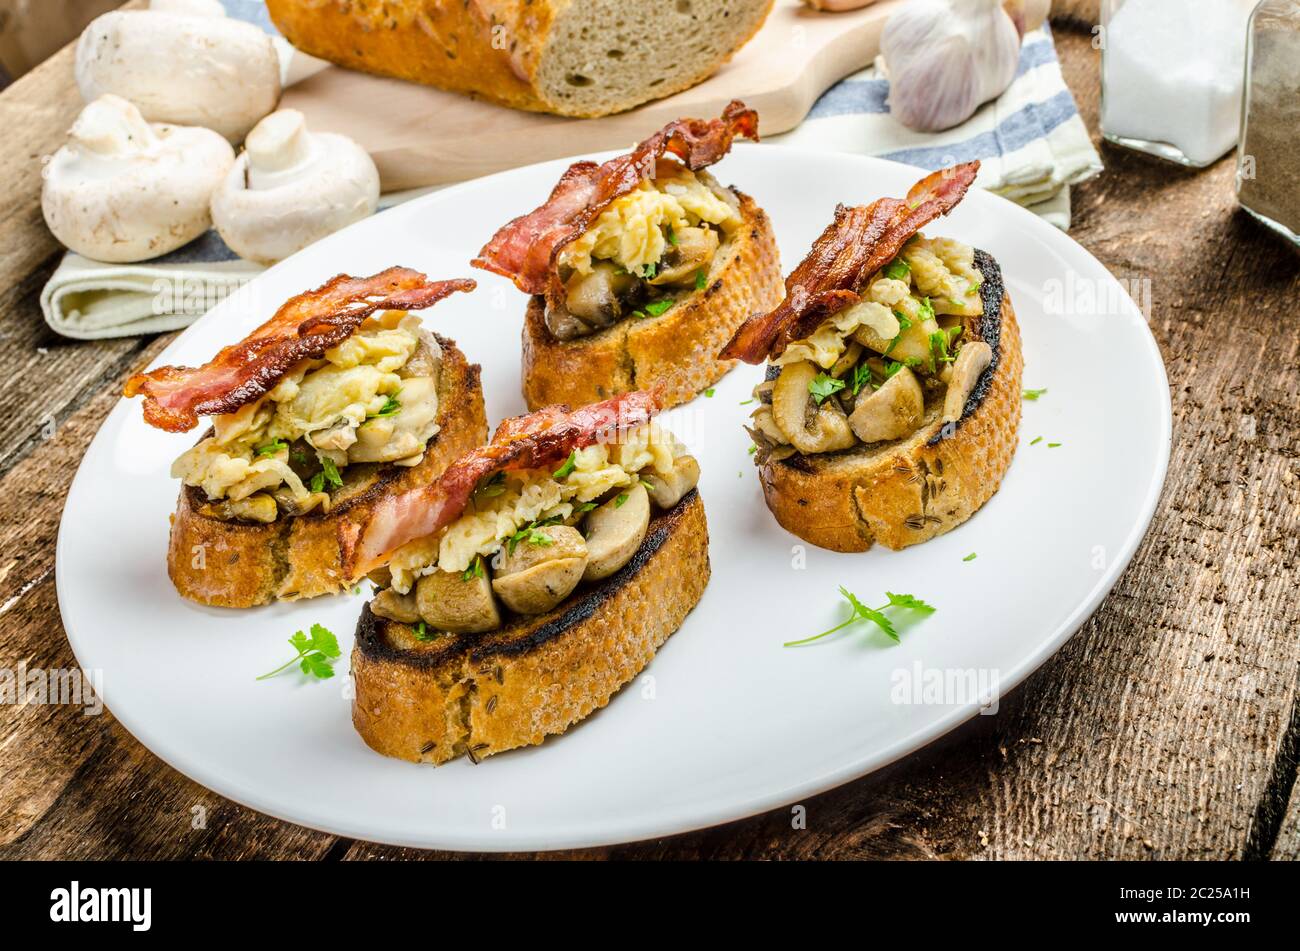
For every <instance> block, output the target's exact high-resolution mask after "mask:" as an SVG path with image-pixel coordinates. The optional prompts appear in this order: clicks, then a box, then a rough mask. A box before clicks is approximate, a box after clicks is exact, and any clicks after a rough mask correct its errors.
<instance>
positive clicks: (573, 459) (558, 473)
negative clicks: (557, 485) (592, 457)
mask: <svg viewBox="0 0 1300 951" xmlns="http://www.w3.org/2000/svg"><path fill="white" fill-rule="evenodd" d="M577 465H578V450H576V449H574V450H572V451H570V452H569V458H568V459H565V460H564V465H562V466H560V468H558V469H556V470H555V471H554V472H552V473H551V475H552V476H553V477H554V478H556V479H563V478H564V477H565V476H567V475H568V474H569V473H570V472H572V471H573V470H574V468H575V467H576V466H577Z"/></svg>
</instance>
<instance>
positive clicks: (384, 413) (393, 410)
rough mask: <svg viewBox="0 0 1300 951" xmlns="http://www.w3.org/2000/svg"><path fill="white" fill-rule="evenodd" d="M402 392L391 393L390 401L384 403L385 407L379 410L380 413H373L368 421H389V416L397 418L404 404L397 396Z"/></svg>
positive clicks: (368, 417)
mask: <svg viewBox="0 0 1300 951" xmlns="http://www.w3.org/2000/svg"><path fill="white" fill-rule="evenodd" d="M401 392H402V391H401V390H397V391H395V392H393V393H390V394H389V396H388V399H387V400H385V401H384V405H383V406H381V407H380V408H379V412H378V413H372V414H371V415H369V416H367V417H366V419H387V418H388V417H389V416H396V415H397V414H398V413H399V412H400V411H401V409H402V404H401V402H400V401H399V400H398V398H397V394H398V393H401Z"/></svg>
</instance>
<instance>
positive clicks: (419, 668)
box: [352, 490, 709, 764]
mask: <svg viewBox="0 0 1300 951" xmlns="http://www.w3.org/2000/svg"><path fill="white" fill-rule="evenodd" d="M708 580H709V536H708V526H707V524H706V522H705V518H704V505H703V503H702V502H701V501H700V496H699V492H698V490H692V491H691V492H690V493H688V494H687V495H686V496H684V497H683V498H682V500H681V501H680V502H678V503H677V504H676V505H675V506H673V508H672V509H670V510H669V511H667V512H661V513H659V514H657V515H656V516H655V517H654V518H652V519H651V521H650V527H649V529H648V530H647V532H646V536H645V540H644V541H643V542H642V543H641V547H640V548H639V549H638V550H637V552H636V554H635V555H634V556H633V557H632V560H631V561H630V562H628V563H627V565H625V566H624V567H623V568H621V569H620V570H619V571H617V572H615V573H614V574H613V575H611V576H610V577H609V578H606V579H605V580H603V581H599V582H596V583H594V584H590V585H588V584H584V585H582V586H580V587H579V588H578V590H577V591H576V592H575V593H574V594H573V595H571V596H570V597H569V598H567V599H566V600H565V601H564V602H563V603H562V604H560V605H559V606H557V607H556V608H554V609H553V610H551V611H549V612H548V613H546V614H542V615H537V616H535V617H519V616H516V617H514V618H512V619H511V620H510V621H509V622H508V623H507V624H506V625H505V626H504V627H502V628H501V629H499V630H496V631H492V632H490V633H488V634H463V635H455V634H448V635H439V636H437V637H434V638H432V639H430V640H426V641H419V640H417V639H416V637H415V634H414V631H413V630H412V628H411V626H410V625H407V624H400V623H398V622H396V621H390V620H387V619H385V618H381V617H379V616H377V615H375V614H373V613H372V612H371V610H370V605H369V604H367V605H366V606H365V608H364V609H363V610H362V614H361V620H360V621H359V622H358V624H357V633H356V642H355V646H354V647H353V650H352V677H353V681H354V684H355V687H356V698H355V700H354V701H353V704H352V723H353V725H354V726H355V727H356V729H357V732H358V733H360V734H361V738H362V739H363V740H365V741H366V743H367V744H368V745H369V746H370V747H371V749H373V750H375V751H376V752H379V753H383V754H384V755H385V756H395V757H397V758H398V759H404V760H410V761H411V762H417V763H435V764H437V763H444V762H446V761H447V760H450V759H453V758H454V757H457V756H460V755H462V754H467V755H469V756H470V757H471V758H472V759H473V760H474V761H475V762H477V761H479V760H481V759H483V758H484V757H486V756H491V755H492V754H494V753H501V752H504V751H505V750H511V749H515V748H517V747H520V746H530V745H535V744H538V743H541V742H542V741H543V740H544V739H546V737H547V736H550V735H553V734H557V733H563V732H564V731H565V730H567V729H568V728H569V727H570V726H572V725H573V724H575V723H577V722H578V721H579V720H582V719H583V718H584V717H586V716H588V715H589V714H591V713H592V711H594V710H597V709H599V708H600V707H603V706H604V705H605V704H606V703H608V702H609V699H610V697H612V696H613V695H614V694H615V693H616V692H617V691H618V690H619V689H620V688H622V687H623V686H624V685H625V684H627V683H628V682H629V681H630V680H632V679H633V678H634V677H635V676H636V675H637V674H638V673H639V672H640V671H641V670H642V669H643V668H644V667H645V666H646V665H647V664H648V663H650V661H651V659H652V658H653V657H654V655H655V651H656V650H658V649H659V647H660V645H662V644H663V643H664V641H666V640H667V639H668V636H669V635H670V634H672V633H673V632H674V631H676V630H677V629H678V628H679V627H680V626H681V624H682V621H683V620H685V618H686V615H687V614H689V613H690V611H691V609H692V608H693V607H695V605H696V604H697V603H698V602H699V600H700V597H701V595H703V593H704V587H705V585H706V584H708Z"/></svg>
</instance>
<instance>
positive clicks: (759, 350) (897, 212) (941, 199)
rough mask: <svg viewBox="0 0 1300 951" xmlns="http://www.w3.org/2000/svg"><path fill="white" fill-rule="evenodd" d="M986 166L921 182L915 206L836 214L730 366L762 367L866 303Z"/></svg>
mask: <svg viewBox="0 0 1300 951" xmlns="http://www.w3.org/2000/svg"><path fill="white" fill-rule="evenodd" d="M979 167H980V163H979V162H978V161H976V162H967V163H965V164H964V165H955V166H953V167H952V168H945V169H942V170H941V171H938V172H934V173H932V174H930V175H927V176H926V177H925V178H923V179H921V180H920V181H919V182H917V183H916V184H915V185H913V186H912V188H911V190H910V191H908V193H907V198H906V199H903V200H900V199H897V198H879V199H877V200H876V201H874V202H872V203H871V204H870V205H858V206H855V207H851V208H850V207H847V206H845V205H840V206H839V207H838V208H836V209H835V220H834V221H833V222H831V224H830V225H829V226H828V227H827V228H826V230H825V231H823V232H822V233H821V236H820V237H818V238H817V240H816V241H814V242H813V246H812V249H811V250H810V251H809V252H808V256H807V257H805V258H804V259H803V260H802V261H801V262H799V266H798V267H796V268H795V269H794V270H793V271H791V272H790V276H789V277H787V278H786V280H785V300H783V301H782V302H781V303H780V305H779V306H778V307H777V308H776V309H775V310H773V311H770V312H768V313H766V314H755V315H754V316H752V317H750V318H749V319H748V320H747V321H745V323H743V324H741V326H740V329H739V330H737V331H736V334H735V336H733V337H732V338H731V342H730V343H728V344H727V346H726V347H725V348H723V350H722V354H721V356H722V357H723V358H724V359H730V360H744V361H745V362H746V363H762V362H763V361H764V360H766V359H767V358H768V357H769V356H771V357H776V356H780V355H781V352H782V351H784V350H785V348H786V347H787V346H789V345H790V344H791V343H793V342H794V341H795V340H798V339H800V338H802V337H806V336H808V334H810V333H812V332H813V331H814V330H816V329H817V327H818V325H819V324H821V322H822V321H823V320H825V319H826V318H827V317H829V316H830V315H831V314H833V313H835V312H836V311H838V310H841V309H843V308H844V307H847V306H848V305H850V304H853V303H856V302H857V301H859V300H861V297H860V296H859V294H858V288H859V287H861V285H862V283H863V282H864V281H865V280H866V279H867V278H869V277H870V276H871V275H872V274H874V273H875V272H876V271H878V270H880V268H882V267H884V266H885V265H886V264H888V263H889V262H890V261H891V260H893V259H894V257H895V256H897V254H898V252H899V251H901V250H902V249H903V245H904V244H906V243H907V241H908V239H909V238H911V237H912V236H913V235H914V234H916V233H917V232H918V231H920V230H921V229H922V228H923V227H925V226H926V225H927V224H929V223H930V222H931V221H933V220H934V219H935V218H938V217H940V216H941V215H946V214H947V213H948V212H950V211H952V209H953V208H954V207H956V205H957V203H958V202H960V201H961V200H962V198H963V197H964V196H965V195H966V190H967V189H968V188H969V187H970V185H971V182H973V181H974V180H975V174H976V173H977V172H978V171H979Z"/></svg>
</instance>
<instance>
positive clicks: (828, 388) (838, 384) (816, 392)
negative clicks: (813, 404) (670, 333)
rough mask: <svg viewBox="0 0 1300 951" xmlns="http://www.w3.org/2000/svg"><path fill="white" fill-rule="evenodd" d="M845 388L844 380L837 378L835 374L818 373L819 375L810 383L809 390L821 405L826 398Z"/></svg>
mask: <svg viewBox="0 0 1300 951" xmlns="http://www.w3.org/2000/svg"><path fill="white" fill-rule="evenodd" d="M842 389H844V381H843V380H837V379H835V377H833V376H827V375H826V374H825V373H818V374H817V377H816V378H815V379H813V380H811V381H809V383H808V392H809V393H811V394H812V398H813V399H814V400H816V401H817V404H818V405H819V406H820V405H821V404H822V403H823V402H825V400H826V398H827V397H828V396H830V395H831V394H832V393H838V392H839V391H840V390H842Z"/></svg>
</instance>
